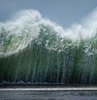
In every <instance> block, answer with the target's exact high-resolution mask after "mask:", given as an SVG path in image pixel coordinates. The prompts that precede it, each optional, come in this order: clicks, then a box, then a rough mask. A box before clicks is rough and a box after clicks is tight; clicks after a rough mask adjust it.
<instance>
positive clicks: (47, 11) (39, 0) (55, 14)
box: [0, 0, 97, 28]
mask: <svg viewBox="0 0 97 100" xmlns="http://www.w3.org/2000/svg"><path fill="white" fill-rule="evenodd" d="M96 7H97V0H0V22H5V21H7V20H8V19H9V18H10V17H11V16H12V15H13V14H14V13H15V12H18V11H20V10H24V9H35V10H38V11H39V12H40V13H41V14H42V16H43V17H44V18H48V19H50V20H52V21H53V22H56V23H57V24H58V25H61V26H63V27H65V28H66V27H69V26H71V25H72V24H73V23H80V21H81V20H82V19H83V18H84V17H86V16H87V15H88V14H90V13H91V12H92V11H93V10H94V9H95V8H96Z"/></svg>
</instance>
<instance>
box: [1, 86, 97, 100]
mask: <svg viewBox="0 0 97 100" xmlns="http://www.w3.org/2000/svg"><path fill="white" fill-rule="evenodd" d="M0 100H97V91H93V90H92V91H85V90H83V91H82V90H75V91H74V90H54V91H53V90H48V91H47V90H34V89H27V90H26V89H23V88H22V89H16V88H15V89H13V88H12V89H10V88H7V89H4V90H3V89H0Z"/></svg>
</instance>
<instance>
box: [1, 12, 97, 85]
mask: <svg viewBox="0 0 97 100" xmlns="http://www.w3.org/2000/svg"><path fill="white" fill-rule="evenodd" d="M96 29H97V11H96V10H95V11H94V12H93V13H92V14H91V15H89V17H88V18H87V19H86V21H84V20H83V21H82V23H81V24H74V25H72V27H71V28H68V29H63V28H62V27H61V26H58V25H57V24H55V23H54V22H51V21H50V20H47V19H45V18H43V17H42V16H41V14H40V13H39V12H38V11H36V10H25V11H21V12H19V13H16V14H15V17H14V18H13V19H12V20H11V21H7V22H5V23H0V83H8V82H10V83H21V82H24V83H29V82H30V83H33V84H34V83H43V84H44V83H52V84H53V83H56V84H97V34H96V33H97V32H96Z"/></svg>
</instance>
